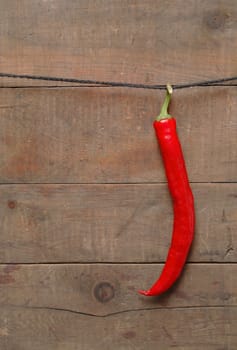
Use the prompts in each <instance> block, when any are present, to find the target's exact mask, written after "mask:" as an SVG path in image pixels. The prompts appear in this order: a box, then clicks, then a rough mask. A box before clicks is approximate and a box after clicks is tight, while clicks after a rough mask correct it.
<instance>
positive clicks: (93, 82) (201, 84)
mask: <svg viewBox="0 0 237 350" xmlns="http://www.w3.org/2000/svg"><path fill="white" fill-rule="evenodd" d="M0 77H2V78H4V77H6V78H16V79H29V80H43V81H54V82H56V81H57V82H62V83H76V84H82V85H94V86H93V87H96V86H109V87H126V88H133V89H151V90H166V85H164V84H160V85H159V84H158V85H150V84H134V83H129V82H116V81H100V80H91V79H77V78H62V77H51V76H43V75H29V74H13V73H0ZM234 81H236V82H234ZM231 82H232V83H231ZM209 86H216V87H218V86H237V76H233V77H229V78H221V79H215V80H203V81H198V82H192V83H180V84H174V85H172V88H173V89H174V90H176V89H187V88H192V87H209Z"/></svg>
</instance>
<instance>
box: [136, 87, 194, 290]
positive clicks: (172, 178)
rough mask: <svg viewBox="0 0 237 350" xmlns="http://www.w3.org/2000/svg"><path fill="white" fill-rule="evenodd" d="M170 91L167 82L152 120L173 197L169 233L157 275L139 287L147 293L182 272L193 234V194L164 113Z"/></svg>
mask: <svg viewBox="0 0 237 350" xmlns="http://www.w3.org/2000/svg"><path fill="white" fill-rule="evenodd" d="M171 93H172V88H171V86H167V94H166V98H165V102H164V104H163V106H162V109H161V113H160V115H159V116H158V117H157V119H156V120H155V121H154V128H155V132H156V136H157V139H158V142H159V146H160V150H161V154H162V158H163V162H164V167H165V172H166V176H167V180H168V186H169V191H170V194H171V196H172V199H173V209H174V223H173V234H172V241H171V245H170V248H169V252H168V256H167V259H166V263H165V266H164V268H163V270H162V272H161V275H160V277H159V279H158V280H157V281H156V282H155V284H154V285H153V286H152V287H151V288H150V289H149V290H147V291H143V290H140V291H139V293H141V294H143V295H147V296H154V295H159V294H161V293H163V292H165V291H166V290H167V289H169V288H170V287H171V286H172V285H173V283H174V282H175V281H176V280H177V278H178V277H179V276H180V274H181V272H182V269H183V266H184V264H185V261H186V258H187V255H188V252H189V249H190V246H191V243H192V240H193V236H194V221H195V218H194V201H193V194H192V191H191V188H190V185H189V181H188V176H187V171H186V167H185V162H184V158H183V153H182V149H181V145H180V142H179V138H178V135H177V132H176V121H175V119H174V118H173V117H171V116H170V115H169V114H168V105H169V102H170V98H171Z"/></svg>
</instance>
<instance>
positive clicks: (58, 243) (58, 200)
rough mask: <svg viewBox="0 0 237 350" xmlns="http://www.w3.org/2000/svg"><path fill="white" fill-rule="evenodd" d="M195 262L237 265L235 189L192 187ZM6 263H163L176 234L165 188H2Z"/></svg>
mask: <svg viewBox="0 0 237 350" xmlns="http://www.w3.org/2000/svg"><path fill="white" fill-rule="evenodd" d="M192 187H193V192H194V197H195V206H196V231H195V241H194V244H193V247H192V252H191V255H190V257H189V261H192V262H205V261H206V262H215V261H219V262H235V261H236V260H237V256H236V253H237V249H236V239H237V236H236V235H237V195H236V193H237V184H192ZM0 197H1V202H0V222H1V223H2V224H1V244H0V257H1V258H0V262H2V263H11V262H13V263H14V262H15V263H16V262H18V263H20V262H22V263H23V262H28V263H31V262H35V263H36V262H69V261H71V262H73V261H74V262H122V261H123V262H163V261H165V258H166V254H167V252H168V247H169V244H170V240H171V233H172V220H173V214H172V204H171V200H170V196H169V193H168V190H167V187H166V184H153V185H145V184H143V185H141V184H140V185H23V184H22V185H1V186H0Z"/></svg>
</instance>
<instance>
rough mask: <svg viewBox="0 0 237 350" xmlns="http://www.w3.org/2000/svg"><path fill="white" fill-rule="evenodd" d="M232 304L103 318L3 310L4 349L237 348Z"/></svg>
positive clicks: (1, 342)
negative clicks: (222, 306)
mask: <svg viewBox="0 0 237 350" xmlns="http://www.w3.org/2000/svg"><path fill="white" fill-rule="evenodd" d="M236 321H237V311H236V308H234V309H232V308H231V309H229V308H210V309H205V308H204V309H202V308H201V309H192V308H190V309H184V310H180V309H177V310H147V311H139V312H135V313H134V312H131V313H124V314H120V315H117V316H111V317H108V318H107V317H106V318H98V317H92V318H91V317H86V316H84V315H78V314H73V313H68V312H58V311H56V310H47V309H46V310H44V309H42V310H32V309H28V308H27V307H24V308H2V309H1V314H0V322H1V324H2V326H1V328H0V330H1V336H0V345H1V347H2V349H7V350H15V349H22V350H32V349H34V350H45V349H50V350H76V349H80V350H88V349H95V350H110V349H111V346H112V347H113V349H116V350H120V349H124V350H134V349H138V350H143V349H144V344H145V345H146V347H147V348H149V350H156V349H165V350H171V349H172V350H173V349H175V350H176V349H177V350H181V349H182V350H200V349H205V350H236V346H237V340H236Z"/></svg>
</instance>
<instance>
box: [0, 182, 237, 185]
mask: <svg viewBox="0 0 237 350" xmlns="http://www.w3.org/2000/svg"><path fill="white" fill-rule="evenodd" d="M189 183H190V184H206V185H212V184H220V185H222V184H224V185H225V184H237V181H189ZM163 184H167V181H159V182H0V186H6V185H80V186H83V185H84V186H87V185H90V186H97V185H103V186H107V185H108V186H110V185H124V186H126V185H134V186H137V185H140V186H143V185H148V186H149V185H150V186H152V185H163Z"/></svg>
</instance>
